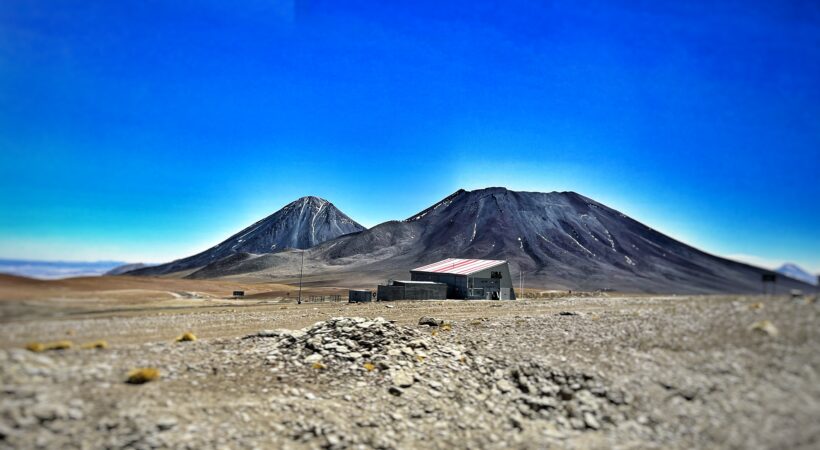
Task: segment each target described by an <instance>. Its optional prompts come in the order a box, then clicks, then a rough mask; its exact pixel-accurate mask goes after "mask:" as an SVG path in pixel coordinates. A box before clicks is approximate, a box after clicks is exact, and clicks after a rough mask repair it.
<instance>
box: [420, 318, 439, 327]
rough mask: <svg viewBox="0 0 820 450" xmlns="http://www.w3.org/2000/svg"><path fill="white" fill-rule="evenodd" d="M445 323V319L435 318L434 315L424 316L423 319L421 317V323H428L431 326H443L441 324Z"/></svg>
mask: <svg viewBox="0 0 820 450" xmlns="http://www.w3.org/2000/svg"><path fill="white" fill-rule="evenodd" d="M443 323H444V321H443V320H438V319H434V318H432V317H422V318H421V319H419V325H428V326H431V327H438V326H441V324H443Z"/></svg>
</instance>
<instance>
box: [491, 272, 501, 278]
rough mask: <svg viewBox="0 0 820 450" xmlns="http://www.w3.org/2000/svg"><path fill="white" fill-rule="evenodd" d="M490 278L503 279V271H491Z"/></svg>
mask: <svg viewBox="0 0 820 450" xmlns="http://www.w3.org/2000/svg"><path fill="white" fill-rule="evenodd" d="M490 278H498V279H501V272H490Z"/></svg>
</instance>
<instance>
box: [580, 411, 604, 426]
mask: <svg viewBox="0 0 820 450" xmlns="http://www.w3.org/2000/svg"><path fill="white" fill-rule="evenodd" d="M584 423H585V424H586V425H587V426H588V427H589V428H592V429H593V430H597V429H599V428H601V424H600V423H599V422H598V419H596V418H595V416H594V415H593V414H592V413H590V412H585V413H584Z"/></svg>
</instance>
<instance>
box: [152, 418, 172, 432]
mask: <svg viewBox="0 0 820 450" xmlns="http://www.w3.org/2000/svg"><path fill="white" fill-rule="evenodd" d="M176 425H177V419H175V418H173V417H162V418H160V419H159V420H157V429H158V430H159V431H166V430H170V429H171V428H174V427H175V426H176Z"/></svg>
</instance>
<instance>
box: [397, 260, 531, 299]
mask: <svg viewBox="0 0 820 450" xmlns="http://www.w3.org/2000/svg"><path fill="white" fill-rule="evenodd" d="M410 279H411V280H412V281H414V282H434V283H444V284H446V285H447V298H453V299H486V300H515V290H514V289H513V280H512V277H511V276H510V266H509V264H508V263H507V261H503V260H488V259H457V258H449V259H445V260H443V261H439V262H437V263H433V264H428V265H426V266H423V267H419V268H416V269H413V270H411V271H410Z"/></svg>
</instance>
